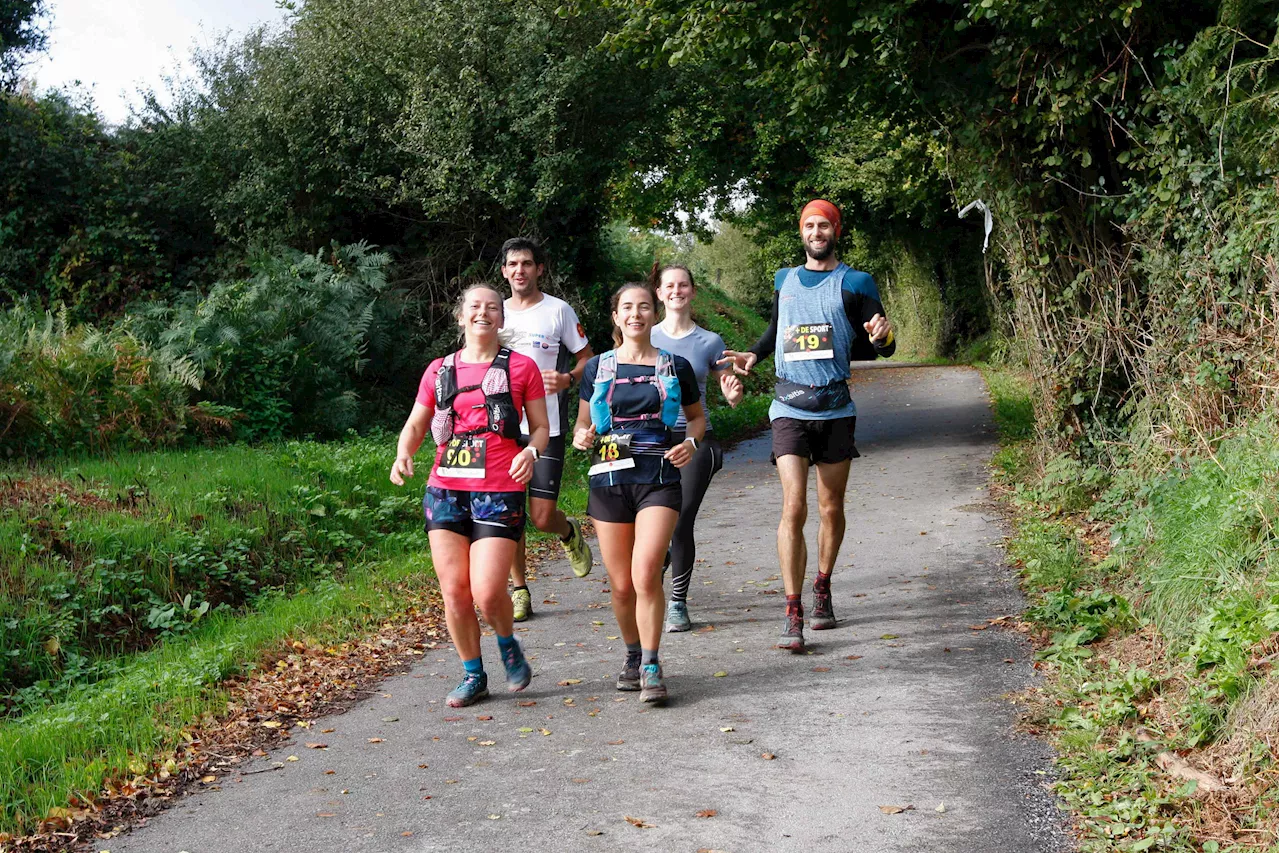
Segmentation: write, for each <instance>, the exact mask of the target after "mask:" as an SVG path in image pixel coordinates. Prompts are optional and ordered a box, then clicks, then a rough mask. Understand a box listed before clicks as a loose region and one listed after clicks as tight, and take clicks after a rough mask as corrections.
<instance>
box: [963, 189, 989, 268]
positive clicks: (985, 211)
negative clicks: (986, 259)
mask: <svg viewBox="0 0 1280 853" xmlns="http://www.w3.org/2000/svg"><path fill="white" fill-rule="evenodd" d="M975 207H976V208H977V209H978V210H981V211H982V225H983V228H985V229H986V233H985V234H983V235H982V254H984V255H985V254H986V253H987V242H988V241H989V240H990V239H991V208H989V207H987V203H986V202H985V201H983V200H982V199H978V200H977V201H971V202H969V203H968V204H966V205H965V206H964V210H962V211H960V218H961V219H964V217H965V214H967V213H968V212H969V211H971V210H973V209H974V208H975Z"/></svg>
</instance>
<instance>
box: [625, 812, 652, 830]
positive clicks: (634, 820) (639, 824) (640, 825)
mask: <svg viewBox="0 0 1280 853" xmlns="http://www.w3.org/2000/svg"><path fill="white" fill-rule="evenodd" d="M625 817H626V821H627V823H629V824H631V825H632V826H634V827H636V828H637V829H657V826H656V825H655V824H652V823H645V822H644V821H643V820H641V819H640V818H638V817H632V816H631V815H625Z"/></svg>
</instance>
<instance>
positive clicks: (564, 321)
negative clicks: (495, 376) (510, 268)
mask: <svg viewBox="0 0 1280 853" xmlns="http://www.w3.org/2000/svg"><path fill="white" fill-rule="evenodd" d="M511 306H512V303H511V300H510V299H508V300H507V301H506V303H505V305H504V311H505V313H506V321H505V322H504V323H503V327H504V328H505V329H507V331H509V332H510V333H511V342H510V343H509V344H508V346H509V347H510V348H511V349H512V350H513V351H514V352H518V353H521V354H523V355H527V356H529V358H531V359H533V360H534V362H536V363H537V365H538V369H539V370H555V369H557V368H558V369H560V370H561V371H564V372H566V373H567V372H568V370H567V369H566V368H567V365H566V364H565V363H563V362H562V361H561V349H562V348H563V350H564V351H565V352H567V353H569V354H571V355H572V354H575V353H579V352H581V351H582V348H583V347H585V346H586V345H587V336H586V333H585V332H583V331H582V324H581V323H579V322H578V315H577V314H576V313H575V312H574V310H573V308H572V307H570V305H569V303H568V302H565V301H564V300H563V299H557V298H556V297H554V296H552V295H551V294H549V293H544V294H542V301H541V302H539V303H538V304H537V305H535V306H533V307H532V308H526V309H525V310H523V311H517V310H516V309H515V308H513V307H511ZM567 393H568V392H567V391H561V392H560V393H559V394H556V395H554V396H550V395H549V396H548V397H547V421H548V423H549V424H550V426H551V434H552V435H553V436H556V435H559V434H560V410H561V407H562V405H563V401H564V400H565V399H567V396H566V395H567ZM520 429H521V431H522V432H524V433H525V434H526V435H528V433H529V421H528V419H525V420H522V421H521V422H520Z"/></svg>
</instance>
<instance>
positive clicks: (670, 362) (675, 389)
mask: <svg viewBox="0 0 1280 853" xmlns="http://www.w3.org/2000/svg"><path fill="white" fill-rule="evenodd" d="M653 373H654V379H655V380H656V382H655V383H654V384H656V385H657V386H658V396H659V397H661V398H662V422H663V423H664V424H666V425H667V426H668V427H674V426H675V425H676V422H677V421H678V420H679V419H680V407H681V400H680V377H679V376H677V375H676V358H675V356H673V355H672V354H671V353H669V352H667V351H666V350H658V361H657V364H656V365H654V370H653Z"/></svg>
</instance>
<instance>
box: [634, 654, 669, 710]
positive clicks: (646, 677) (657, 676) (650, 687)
mask: <svg viewBox="0 0 1280 853" xmlns="http://www.w3.org/2000/svg"><path fill="white" fill-rule="evenodd" d="M640 701H641V702H665V701H667V685H666V684H664V683H663V681H662V665H661V664H657V663H647V664H645V665H644V666H642V667H640Z"/></svg>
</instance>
